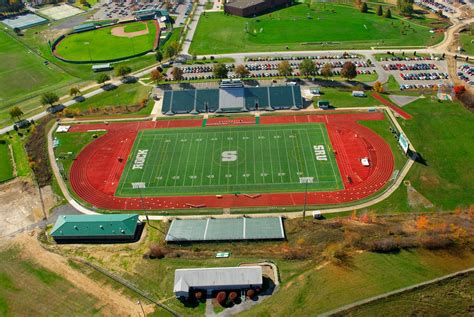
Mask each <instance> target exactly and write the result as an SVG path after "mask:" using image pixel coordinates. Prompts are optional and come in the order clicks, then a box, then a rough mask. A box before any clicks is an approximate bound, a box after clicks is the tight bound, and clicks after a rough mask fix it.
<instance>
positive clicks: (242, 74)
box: [234, 64, 250, 78]
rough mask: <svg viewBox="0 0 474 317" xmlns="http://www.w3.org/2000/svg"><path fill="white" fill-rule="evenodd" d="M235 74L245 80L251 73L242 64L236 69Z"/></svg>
mask: <svg viewBox="0 0 474 317" xmlns="http://www.w3.org/2000/svg"><path fill="white" fill-rule="evenodd" d="M234 73H236V74H237V76H239V77H240V78H245V77H248V76H249V75H250V71H249V70H248V69H247V68H246V67H245V65H242V64H240V65H237V66H236V67H235V70H234Z"/></svg>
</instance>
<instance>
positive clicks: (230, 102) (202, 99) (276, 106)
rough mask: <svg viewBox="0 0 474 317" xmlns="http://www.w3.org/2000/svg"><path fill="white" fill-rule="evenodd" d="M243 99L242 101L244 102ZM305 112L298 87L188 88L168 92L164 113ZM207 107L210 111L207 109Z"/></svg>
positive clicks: (164, 102)
mask: <svg viewBox="0 0 474 317" xmlns="http://www.w3.org/2000/svg"><path fill="white" fill-rule="evenodd" d="M242 98H243V100H242ZM257 105H258V110H270V111H271V110H281V109H294V110H296V109H302V108H303V99H302V98H301V90H300V87H299V86H277V87H247V88H243V91H242V90H239V88H221V89H188V90H170V91H165V94H164V97H163V106H162V112H163V113H164V114H168V115H172V114H182V113H193V114H197V113H202V112H216V111H217V112H240V111H246V110H247V111H254V110H257ZM206 106H207V109H206Z"/></svg>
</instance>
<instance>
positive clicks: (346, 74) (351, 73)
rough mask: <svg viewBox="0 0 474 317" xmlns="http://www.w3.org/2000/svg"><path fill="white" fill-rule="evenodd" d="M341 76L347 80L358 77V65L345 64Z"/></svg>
mask: <svg viewBox="0 0 474 317" xmlns="http://www.w3.org/2000/svg"><path fill="white" fill-rule="evenodd" d="M341 76H342V77H343V78H347V79H354V78H356V77H357V68H356V65H354V63H352V62H345V63H344V65H343V66H342V69H341Z"/></svg>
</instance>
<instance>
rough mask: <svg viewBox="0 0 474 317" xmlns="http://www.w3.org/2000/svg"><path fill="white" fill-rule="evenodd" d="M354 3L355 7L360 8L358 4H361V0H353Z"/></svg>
mask: <svg viewBox="0 0 474 317" xmlns="http://www.w3.org/2000/svg"><path fill="white" fill-rule="evenodd" d="M355 5H356V7H357V8H360V6H361V5H362V0H355Z"/></svg>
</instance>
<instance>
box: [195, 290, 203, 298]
mask: <svg viewBox="0 0 474 317" xmlns="http://www.w3.org/2000/svg"><path fill="white" fill-rule="evenodd" d="M202 297H203V294H202V292H201V291H196V292H194V298H196V299H197V300H201V299H202Z"/></svg>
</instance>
